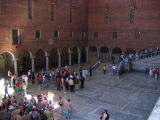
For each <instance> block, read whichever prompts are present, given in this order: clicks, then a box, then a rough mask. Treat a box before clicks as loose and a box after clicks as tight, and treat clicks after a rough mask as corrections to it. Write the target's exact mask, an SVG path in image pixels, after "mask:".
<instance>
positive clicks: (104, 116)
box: [100, 110, 109, 120]
mask: <svg viewBox="0 0 160 120" xmlns="http://www.w3.org/2000/svg"><path fill="white" fill-rule="evenodd" d="M100 120H109V114H108V111H107V110H104V112H102V114H101V117H100Z"/></svg>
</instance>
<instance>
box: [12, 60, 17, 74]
mask: <svg viewBox="0 0 160 120" xmlns="http://www.w3.org/2000/svg"><path fill="white" fill-rule="evenodd" d="M17 61H18V58H14V59H13V63H14V74H15V75H16V76H18V65H17Z"/></svg>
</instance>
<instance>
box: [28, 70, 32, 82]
mask: <svg viewBox="0 0 160 120" xmlns="http://www.w3.org/2000/svg"><path fill="white" fill-rule="evenodd" d="M28 78H29V80H30V81H31V80H32V72H31V70H29V71H28Z"/></svg>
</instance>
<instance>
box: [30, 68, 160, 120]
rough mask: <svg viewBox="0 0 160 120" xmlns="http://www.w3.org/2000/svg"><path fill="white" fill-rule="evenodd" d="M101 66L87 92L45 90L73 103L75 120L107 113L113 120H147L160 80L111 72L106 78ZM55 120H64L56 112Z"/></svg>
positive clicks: (92, 119)
mask: <svg viewBox="0 0 160 120" xmlns="http://www.w3.org/2000/svg"><path fill="white" fill-rule="evenodd" d="M101 68H102V66H100V67H99V68H98V69H97V70H96V71H95V72H94V75H93V76H92V77H91V78H89V80H87V81H86V82H85V88H84V89H83V90H78V91H76V92H75V93H70V92H63V91H60V92H59V91H56V90H54V88H52V89H51V88H50V89H47V90H45V89H42V90H41V92H42V93H43V94H46V93H47V92H48V90H51V91H53V92H54V93H55V101H56V98H57V96H59V95H61V96H63V97H64V100H67V99H68V98H71V101H72V102H73V107H74V108H73V112H74V115H73V118H72V120H99V116H100V113H101V112H102V111H103V110H104V109H108V111H109V114H110V120H147V118H148V117H149V115H150V113H151V112H152V109H153V107H154V105H155V104H156V102H157V100H158V97H159V96H160V79H158V80H157V79H154V78H150V77H149V76H148V75H146V74H142V73H128V74H124V75H122V76H121V77H118V76H112V74H111V72H109V71H108V72H107V74H105V75H103V73H102V71H101ZM28 91H29V93H30V94H33V95H36V94H37V93H38V87H37V86H35V87H32V88H30V89H29V90H28ZM55 116H56V120H65V117H64V115H61V114H59V110H58V109H57V110H55Z"/></svg>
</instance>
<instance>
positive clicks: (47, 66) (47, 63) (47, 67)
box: [45, 55, 49, 71]
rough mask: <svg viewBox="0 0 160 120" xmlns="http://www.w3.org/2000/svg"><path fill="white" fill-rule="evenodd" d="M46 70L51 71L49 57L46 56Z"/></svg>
mask: <svg viewBox="0 0 160 120" xmlns="http://www.w3.org/2000/svg"><path fill="white" fill-rule="evenodd" d="M45 57H46V70H47V71H48V70H49V55H46V56H45Z"/></svg>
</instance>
